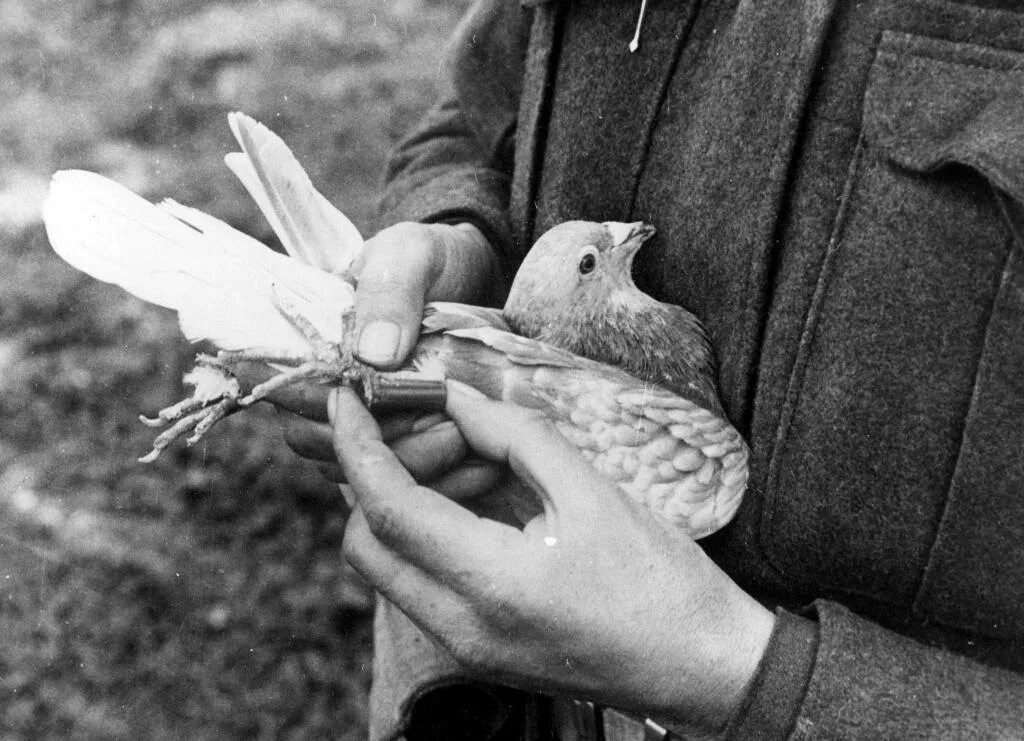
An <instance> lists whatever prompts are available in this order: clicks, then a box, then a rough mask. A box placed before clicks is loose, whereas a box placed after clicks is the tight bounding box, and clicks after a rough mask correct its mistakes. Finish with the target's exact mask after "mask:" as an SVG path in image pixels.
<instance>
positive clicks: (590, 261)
mask: <svg viewBox="0 0 1024 741" xmlns="http://www.w3.org/2000/svg"><path fill="white" fill-rule="evenodd" d="M596 267H597V254H596V253H594V252H592V251H591V250H587V251H585V252H584V253H583V254H582V255H581V256H580V264H579V271H580V275H587V274H588V273H592V272H594V268H596Z"/></svg>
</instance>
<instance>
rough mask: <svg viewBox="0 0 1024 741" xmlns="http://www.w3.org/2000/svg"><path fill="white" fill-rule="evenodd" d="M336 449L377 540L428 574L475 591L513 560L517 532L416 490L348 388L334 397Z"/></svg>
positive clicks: (516, 552)
mask: <svg viewBox="0 0 1024 741" xmlns="http://www.w3.org/2000/svg"><path fill="white" fill-rule="evenodd" d="M332 417H333V420H334V431H335V435H334V445H335V450H336V452H337V454H338V460H339V461H340V463H341V465H342V468H343V469H344V471H345V476H346V478H347V479H348V481H349V483H350V485H351V486H352V490H353V492H354V493H355V496H356V500H357V501H358V503H359V506H360V507H361V508H362V509H363V511H364V513H365V515H366V519H367V522H368V524H369V528H370V531H371V532H372V534H373V535H374V537H375V538H376V539H377V540H379V541H380V542H381V543H382V544H384V545H385V546H387V547H388V548H390V549H392V550H394V551H395V552H396V553H397V554H398V555H400V556H402V557H403V558H405V559H407V560H408V561H409V562H411V563H412V564H414V565H416V566H419V567H420V568H422V569H423V570H424V571H426V572H427V573H428V574H432V575H435V576H438V577H439V578H446V579H451V580H453V581H454V582H455V583H458V584H459V585H460V586H461V588H463V589H468V590H475V589H478V588H480V586H481V585H482V584H485V583H487V579H488V574H492V573H493V572H494V571H495V570H496V569H498V567H500V566H501V564H503V563H507V562H515V560H516V558H517V556H518V550H519V540H518V539H519V533H518V531H516V530H514V529H512V528H509V527H507V526H504V525H499V524H497V523H494V522H491V521H489V520H481V519H480V518H478V517H476V516H475V515H473V514H472V513H471V512H469V511H468V510H466V509H465V508H463V507H461V506H459V505H458V504H456V503H455V502H452V501H449V500H448V499H446V498H444V497H442V496H441V495H439V494H438V493H437V492H435V491H432V490H430V489H427V488H424V487H421V486H419V485H418V484H416V482H415V480H414V479H413V477H412V476H411V475H410V474H409V472H408V471H406V470H405V468H403V467H402V465H401V463H400V462H399V461H398V458H397V457H395V455H394V454H393V453H392V452H391V450H389V449H388V447H387V445H385V444H384V442H383V441H382V440H381V438H380V430H379V428H378V427H377V425H376V423H375V422H374V420H373V417H372V416H371V415H370V413H369V412H368V411H367V410H366V408H365V407H364V406H363V405H362V404H361V403H360V402H359V400H358V399H357V398H356V396H355V395H354V394H353V393H352V392H351V391H350V390H348V389H344V388H341V389H338V390H337V391H336V392H335V393H334V404H333V405H332Z"/></svg>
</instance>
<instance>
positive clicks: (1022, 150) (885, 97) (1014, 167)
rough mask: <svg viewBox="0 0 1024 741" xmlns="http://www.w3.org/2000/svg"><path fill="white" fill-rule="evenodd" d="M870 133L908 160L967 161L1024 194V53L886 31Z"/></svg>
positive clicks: (923, 164)
mask: <svg viewBox="0 0 1024 741" xmlns="http://www.w3.org/2000/svg"><path fill="white" fill-rule="evenodd" d="M864 136H865V139H866V141H867V142H868V144H870V145H872V146H873V147H875V148H876V149H878V150H880V151H881V152H882V153H883V154H884V155H885V156H886V157H888V158H889V159H891V160H892V161H893V162H895V163H896V164H898V165H900V166H901V167H905V168H907V169H910V170H914V171H918V172H929V171H932V170H935V169H938V168H940V167H943V166H944V165H949V164H962V165H967V166H969V167H971V168H974V169H975V170H977V171H979V172H980V173H981V174H982V175H983V176H984V177H985V178H987V179H988V180H989V181H990V182H991V183H992V184H993V185H995V186H996V187H998V188H1000V189H1002V190H1004V191H1006V192H1007V193H1009V194H1010V195H1012V196H1013V197H1014V198H1015V199H1017V200H1018V201H1024V53H1018V52H1013V51H1006V50H1002V49H994V48H990V47H985V46H978V45H975V44H967V43H958V42H952V41H945V40H942V39H933V38H927V37H923V36H915V35H912V34H906V33H896V32H893V31H886V32H884V33H883V35H882V39H881V43H880V45H879V49H878V54H877V56H876V58H875V62H874V65H873V66H872V69H871V77H870V79H869V82H868V87H867V92H866V94H865V103H864Z"/></svg>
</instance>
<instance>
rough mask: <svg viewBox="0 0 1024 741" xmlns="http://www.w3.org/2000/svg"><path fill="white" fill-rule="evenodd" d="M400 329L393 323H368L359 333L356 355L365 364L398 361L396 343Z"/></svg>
mask: <svg viewBox="0 0 1024 741" xmlns="http://www.w3.org/2000/svg"><path fill="white" fill-rule="evenodd" d="M401 336H402V328H401V327H399V326H398V325H397V324H395V323H394V322H384V321H377V322H370V323H369V324H367V325H366V326H365V327H363V331H362V332H360V333H359V345H358V346H357V350H356V352H357V354H358V355H359V358H360V359H361V360H363V361H365V362H367V363H393V362H394V361H396V360H398V358H397V357H396V356H397V355H398V341H399V339H400V338H401Z"/></svg>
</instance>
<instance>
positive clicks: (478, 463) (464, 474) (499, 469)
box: [429, 456, 507, 514]
mask: <svg viewBox="0 0 1024 741" xmlns="http://www.w3.org/2000/svg"><path fill="white" fill-rule="evenodd" d="M506 470H507V469H505V467H504V466H500V465H498V464H496V463H492V462H491V461H487V460H483V459H481V458H476V457H472V456H471V457H468V458H466V459H464V460H463V461H462V462H461V464H460V465H458V466H457V467H455V468H453V469H451V470H450V471H446V472H445V473H444V474H442V475H441V476H439V477H438V478H436V479H434V480H432V481H430V482H429V484H430V488H431V489H433V490H434V491H436V492H438V493H439V494H442V495H444V496H446V497H448V498H449V499H451V500H453V501H456V502H465V501H467V500H470V499H477V498H479V497H481V496H483V495H485V494H487V493H489V492H491V491H493V490H494V488H495V487H496V486H497V485H498V484H499V483H501V481H502V479H503V478H504V477H505V472H506ZM474 511H475V512H477V514H480V511H479V510H474Z"/></svg>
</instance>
